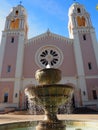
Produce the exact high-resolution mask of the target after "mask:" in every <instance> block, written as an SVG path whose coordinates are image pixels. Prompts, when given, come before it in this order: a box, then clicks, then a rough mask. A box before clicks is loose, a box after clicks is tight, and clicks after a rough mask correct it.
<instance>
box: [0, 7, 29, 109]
mask: <svg viewBox="0 0 98 130" xmlns="http://www.w3.org/2000/svg"><path fill="white" fill-rule="evenodd" d="M27 33H28V25H27V13H26V10H25V8H24V7H23V6H22V5H18V6H16V7H13V8H12V10H11V12H10V13H9V15H8V16H7V17H6V22H5V28H4V31H3V32H2V40H1V47H0V49H1V50H0V81H1V84H2V80H3V81H4V82H3V85H4V87H5V86H6V85H5V84H6V83H7V82H9V83H10V85H9V86H8V88H7V90H6V88H5V91H7V92H6V93H7V95H8V97H9V98H8V99H9V102H11V103H12V102H13V103H14V104H16V105H17V107H18V105H19V104H18V103H19V91H20V87H21V84H22V83H21V79H22V70H23V68H22V67H23V56H24V44H25V43H26V40H27ZM3 85H2V86H3ZM10 86H12V90H10V88H11V87H10ZM11 91H13V92H11ZM4 93H5V92H4ZM12 93H13V95H12V96H13V100H12V99H10V95H11V94H12ZM11 98H12V97H11ZM1 102H2V101H1Z"/></svg>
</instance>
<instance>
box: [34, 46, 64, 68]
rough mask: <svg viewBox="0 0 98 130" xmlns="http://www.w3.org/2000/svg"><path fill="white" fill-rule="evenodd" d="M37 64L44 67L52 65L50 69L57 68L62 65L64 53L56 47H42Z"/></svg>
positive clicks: (38, 53) (37, 56)
mask: <svg viewBox="0 0 98 130" xmlns="http://www.w3.org/2000/svg"><path fill="white" fill-rule="evenodd" d="M35 58H36V59H38V60H37V64H38V65H41V66H43V67H46V66H47V65H50V67H57V66H58V65H59V64H61V61H62V53H61V51H60V49H58V48H57V47H54V46H47V47H42V48H40V49H39V50H38V52H37V54H36V57H35Z"/></svg>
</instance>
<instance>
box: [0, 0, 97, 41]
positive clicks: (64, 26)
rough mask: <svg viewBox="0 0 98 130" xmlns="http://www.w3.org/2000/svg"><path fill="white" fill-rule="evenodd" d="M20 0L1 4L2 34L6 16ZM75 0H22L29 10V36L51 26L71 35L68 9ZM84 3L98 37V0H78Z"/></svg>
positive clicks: (61, 32) (66, 34)
mask: <svg viewBox="0 0 98 130" xmlns="http://www.w3.org/2000/svg"><path fill="white" fill-rule="evenodd" d="M19 2H20V1H19V0H3V1H2V3H1V4H2V5H1V6H0V36H1V32H2V30H3V29H4V24H5V19H6V16H7V15H8V14H9V12H10V10H11V8H12V7H15V6H17V5H18V4H19ZM73 2H74V0H22V5H23V6H24V7H25V9H26V10H27V14H28V25H29V32H28V37H29V38H32V37H34V36H36V35H39V34H41V33H44V32H46V31H47V29H48V28H49V29H50V31H51V32H53V33H56V34H60V35H63V36H65V37H69V34H68V9H69V7H70V6H71V4H72V3H73ZM76 2H79V3H81V4H83V5H84V6H85V8H86V10H87V11H88V12H89V14H90V15H91V21H92V23H93V26H94V28H95V30H96V35H97V39H98V10H96V6H97V5H98V0H93V1H90V0H76Z"/></svg>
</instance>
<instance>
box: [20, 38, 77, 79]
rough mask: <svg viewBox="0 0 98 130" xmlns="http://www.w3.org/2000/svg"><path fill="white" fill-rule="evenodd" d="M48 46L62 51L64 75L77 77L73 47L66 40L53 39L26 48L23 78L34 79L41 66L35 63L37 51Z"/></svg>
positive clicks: (31, 44)
mask: <svg viewBox="0 0 98 130" xmlns="http://www.w3.org/2000/svg"><path fill="white" fill-rule="evenodd" d="M47 45H54V46H57V47H58V48H59V49H61V50H62V52H63V55H64V59H63V63H62V65H61V66H60V67H59V68H60V69H61V70H62V75H63V76H75V75H76V73H77V72H76V64H75V58H74V51H73V45H72V44H71V43H66V41H64V40H60V39H56V38H55V39H54V38H53V37H46V38H44V39H39V40H37V41H36V42H31V43H28V45H26V46H25V54H24V64H23V76H24V77H34V74H35V71H36V70H37V69H39V66H38V65H37V64H36V62H35V54H36V51H37V50H38V49H39V48H40V47H42V46H47Z"/></svg>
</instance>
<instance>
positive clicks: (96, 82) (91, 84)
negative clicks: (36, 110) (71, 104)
mask: <svg viewBox="0 0 98 130" xmlns="http://www.w3.org/2000/svg"><path fill="white" fill-rule="evenodd" d="M86 84H87V93H88V98H89V100H92V99H93V94H92V90H96V92H97V95H98V79H97V78H94V79H86Z"/></svg>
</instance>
